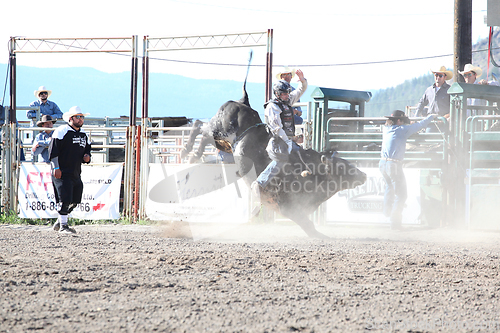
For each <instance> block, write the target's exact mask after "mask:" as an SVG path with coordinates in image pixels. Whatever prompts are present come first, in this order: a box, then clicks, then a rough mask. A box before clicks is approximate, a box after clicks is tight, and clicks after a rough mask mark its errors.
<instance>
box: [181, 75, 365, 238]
mask: <svg viewBox="0 0 500 333" xmlns="http://www.w3.org/2000/svg"><path fill="white" fill-rule="evenodd" d="M198 134H202V140H201V143H200V146H199V149H198V151H197V152H195V153H194V155H193V156H192V157H191V159H190V162H196V161H197V160H198V159H199V158H200V157H201V156H202V155H203V151H204V149H205V146H206V145H207V144H209V143H210V144H213V145H215V146H216V147H217V149H220V150H222V151H224V152H227V153H232V154H234V157H235V163H236V164H237V165H238V175H239V176H240V177H245V181H246V183H247V184H248V185H250V184H251V183H252V181H254V180H255V179H248V177H249V175H250V174H252V175H255V174H256V175H257V176H258V175H259V174H260V173H261V172H262V171H263V170H264V169H265V168H266V166H267V165H268V164H269V163H270V162H271V159H270V158H269V155H268V153H267V151H266V146H267V144H268V141H269V139H270V138H271V137H272V134H271V133H270V132H269V131H268V129H267V126H266V125H265V124H264V123H262V120H261V119H260V117H259V114H258V113H257V111H255V110H253V109H252V108H251V107H250V103H249V100H248V94H247V92H246V79H245V82H244V83H243V97H242V99H240V100H239V101H237V102H236V101H228V102H226V103H225V104H224V105H222V106H221V107H220V109H219V111H218V112H217V114H216V115H215V116H214V117H213V118H212V119H211V120H210V121H209V122H208V123H207V124H205V125H202V122H200V121H196V122H195V123H194V126H193V130H192V132H191V134H190V137H189V140H188V143H187V144H186V146H185V149H184V150H183V151H182V154H181V156H182V157H183V158H184V157H186V156H187V155H188V154H189V152H190V151H191V150H192V149H193V144H194V140H195V138H196V136H197V135H198ZM252 168H255V174H253V173H249V171H250V170H251V169H252ZM365 181H366V174H365V173H363V172H361V171H360V170H359V169H358V168H356V167H355V166H354V165H352V164H350V163H349V162H347V161H346V160H344V159H342V158H339V157H337V156H335V152H333V151H325V152H321V153H319V152H317V151H315V150H312V149H307V150H303V149H301V150H300V152H298V153H297V152H292V154H291V155H290V157H289V161H288V163H287V164H286V165H285V167H284V168H283V169H282V170H281V171H280V173H279V174H278V175H277V176H276V179H275V181H273V182H272V183H273V184H275V185H274V186H271V185H270V186H268V187H271V188H270V189H269V190H268V193H269V197H270V198H272V200H268V201H266V200H262V202H263V204H268V205H269V206H270V207H272V208H273V209H275V210H276V211H278V212H279V213H281V214H282V215H283V216H285V217H287V218H289V219H291V220H292V221H294V222H295V223H297V224H298V225H299V226H300V227H301V228H302V229H303V230H304V231H305V232H306V234H307V235H308V236H310V237H316V238H328V237H327V236H325V235H323V234H322V233H320V232H319V231H317V230H316V228H315V227H314V223H313V222H312V221H311V220H310V219H309V217H308V216H309V215H310V214H311V213H313V212H314V211H315V210H316V209H317V208H318V207H319V205H320V204H321V203H323V202H324V201H326V200H328V199H329V198H330V197H332V196H333V195H334V194H335V193H337V192H338V191H341V190H345V189H352V188H355V187H356V186H359V185H362V184H363V183H364V182H365ZM271 202H272V204H271Z"/></svg>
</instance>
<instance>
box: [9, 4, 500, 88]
mask: <svg viewBox="0 0 500 333" xmlns="http://www.w3.org/2000/svg"><path fill="white" fill-rule="evenodd" d="M486 7H487V0H474V1H473V14H472V18H473V28H472V33H473V37H472V41H473V43H474V42H476V41H477V40H478V39H479V38H484V37H487V35H488V27H487V26H486V24H485V23H484V17H485V15H486ZM453 12H454V1H453V0H419V1H405V0H397V1H392V0H391V1H389V0H386V1H383V0H382V1H373V0H367V1H356V0H352V1H324V0H323V1H318V0H310V1H295V0H289V1H262V0H254V1H246V2H243V1H241V2H239V1H234V0H233V1H229V0H190V1H182V0H163V1H149V0H143V1H140V2H137V3H135V5H134V6H130V5H127V2H116V1H109V3H108V2H107V1H102V0H101V1H95V0H89V1H85V2H68V1H44V2H39V1H37V2H35V1H23V0H18V1H9V2H5V3H4V4H3V5H2V13H3V15H2V21H1V22H2V23H1V24H2V29H0V41H2V40H3V42H2V43H0V45H1V47H2V48H1V52H0V63H4V64H5V63H7V62H8V41H9V38H10V36H23V37H27V38H35V37H36V38H39V37H44V38H49V37H57V38H61V37H70V38H74V37H128V36H132V35H138V36H139V40H140V42H139V45H140V47H141V51H140V52H139V55H142V37H143V36H144V35H149V36H151V37H165V36H196V35H207V34H224V33H228V34H229V33H235V32H258V31H267V29H273V31H274V48H273V57H274V65H275V66H278V65H293V66H296V67H300V68H301V69H302V70H303V71H304V73H305V76H306V77H307V78H308V80H309V82H310V84H312V85H317V86H323V87H331V88H342V89H356V90H368V89H379V88H385V87H389V86H394V85H396V84H398V83H401V82H403V81H404V80H406V79H409V78H412V77H416V76H420V75H423V74H426V73H428V72H429V70H430V69H431V68H439V67H440V66H441V65H445V66H447V67H448V68H452V66H453V58H452V57H451V56H444V57H437V58H431V59H425V60H412V61H395V60H402V59H417V58H425V57H435V56H443V55H451V54H452V53H453V18H454V16H453ZM497 29H498V28H497ZM248 52H249V50H248V49H246V48H238V49H224V50H204V51H203V50H196V51H172V52H156V53H154V54H153V55H151V56H152V57H153V58H158V59H162V60H154V59H152V60H151V66H150V70H151V72H166V73H172V74H180V75H184V76H189V77H194V78H212V79H231V80H236V81H242V80H243V78H244V75H245V71H246V69H245V67H244V66H226V65H223V64H245V63H246V61H247V58H248ZM265 58H266V49H265V47H256V48H254V61H253V65H255V67H252V69H251V72H250V80H251V81H253V82H264V79H265V72H264V64H265ZM176 59H177V60H188V61H192V62H194V63H189V64H182V63H178V62H173V61H168V60H176ZM203 63H210V64H203ZM17 64H18V65H21V66H22V65H24V66H36V67H62V66H85V67H94V68H96V69H99V70H101V71H106V72H122V71H129V70H130V57H128V56H119V55H109V54H108V55H95V54H92V55H90V54H86V55H76V54H65V55H60V54H57V55H55V54H51V55H47V54H18V56H17ZM3 76H4V77H5V74H4V75H3Z"/></svg>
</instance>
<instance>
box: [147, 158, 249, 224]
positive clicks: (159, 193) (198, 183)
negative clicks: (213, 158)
mask: <svg viewBox="0 0 500 333" xmlns="http://www.w3.org/2000/svg"><path fill="white" fill-rule="evenodd" d="M237 170H238V168H237V166H236V164H184V165H167V164H150V171H149V180H148V193H147V201H146V214H147V216H148V218H150V219H152V220H163V221H182V222H216V223H233V224H234V223H244V222H247V221H248V218H249V188H248V186H247V185H246V184H245V182H244V181H243V180H242V179H241V178H238V177H237V176H236V171H237Z"/></svg>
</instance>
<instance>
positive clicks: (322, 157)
mask: <svg viewBox="0 0 500 333" xmlns="http://www.w3.org/2000/svg"><path fill="white" fill-rule="evenodd" d="M321 163H323V164H326V156H325V155H321Z"/></svg>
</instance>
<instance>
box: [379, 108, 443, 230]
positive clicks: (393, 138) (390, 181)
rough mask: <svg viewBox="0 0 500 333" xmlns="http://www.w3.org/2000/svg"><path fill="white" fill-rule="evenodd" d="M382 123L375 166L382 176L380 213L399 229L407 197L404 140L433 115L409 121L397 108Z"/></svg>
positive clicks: (426, 124) (418, 129)
mask: <svg viewBox="0 0 500 333" xmlns="http://www.w3.org/2000/svg"><path fill="white" fill-rule="evenodd" d="M386 117H387V118H388V119H387V121H386V123H385V126H384V127H383V133H382V151H381V158H380V162H379V169H380V172H381V173H382V176H383V177H384V180H385V194H384V215H385V216H386V217H388V218H389V220H390V222H391V228H392V229H401V222H402V213H403V208H404V205H405V202H406V198H407V191H406V179H405V176H404V173H403V159H404V155H405V151H406V141H407V140H408V138H409V137H410V136H411V135H412V134H415V133H417V132H418V131H420V130H421V129H422V128H425V127H426V126H428V125H429V124H430V123H431V121H432V120H433V119H434V118H436V117H437V114H435V113H432V114H430V115H428V116H427V118H425V119H423V120H421V121H419V122H417V123H413V124H411V125H410V119H409V118H408V117H407V116H406V115H405V113H404V112H403V111H401V110H396V111H394V112H393V113H392V114H391V115H390V116H386Z"/></svg>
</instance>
